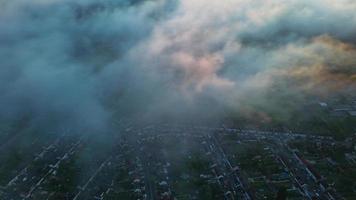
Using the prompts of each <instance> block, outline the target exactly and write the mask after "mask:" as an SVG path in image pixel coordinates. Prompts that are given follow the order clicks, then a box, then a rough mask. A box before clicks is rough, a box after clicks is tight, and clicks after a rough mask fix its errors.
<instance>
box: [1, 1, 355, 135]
mask: <svg viewBox="0 0 356 200" xmlns="http://www.w3.org/2000/svg"><path fill="white" fill-rule="evenodd" d="M355 10H356V2H354V1H352V0H316V1H312V2H310V1H304V0H302V1H301V0H291V1H284V0H267V1H263V2H261V1H247V0H226V1H220V0H211V1H209V2H208V1H204V0H131V1H130V0H119V1H114V0H107V1H101V0H80V1H76V2H73V1H69V0H33V1H25V0H13V1H0V94H1V98H0V120H1V121H3V122H4V123H5V122H6V123H8V122H10V123H11V122H13V121H16V120H21V119H23V118H26V119H28V120H29V121H30V122H31V123H32V124H35V125H36V126H37V125H38V126H41V127H48V128H50V129H53V128H54V129H57V128H63V127H70V128H89V129H90V130H103V129H105V128H107V127H108V124H110V121H111V120H112V118H114V117H115V118H116V117H119V118H120V117H128V116H131V115H133V116H135V117H139V118H143V119H145V118H147V119H152V118H153V117H157V116H165V115H166V114H167V115H173V116H180V117H183V118H185V117H188V115H189V116H194V117H196V116H201V117H202V116H204V117H221V116H223V115H224V112H225V111H226V110H238V111H239V112H241V113H243V112H245V110H246V108H247V107H248V108H249V109H251V107H253V106H254V105H256V106H258V107H259V108H266V110H271V109H269V107H271V106H272V105H277V104H278V103H276V102H279V101H280V99H279V97H278V96H276V97H272V98H271V97H270V96H269V94H268V93H269V92H270V91H271V90H278V92H279V94H281V96H283V95H284V94H286V95H287V96H288V97H290V98H293V99H304V98H305V96H307V95H309V94H313V95H316V96H321V97H325V96H328V95H332V94H333V93H335V92H337V93H354V92H356V85H355V79H356V48H355V45H356V37H355V35H356V12H355ZM272 110H273V109H272ZM247 113H249V112H247ZM283 115H284V116H285V115H288V113H283Z"/></svg>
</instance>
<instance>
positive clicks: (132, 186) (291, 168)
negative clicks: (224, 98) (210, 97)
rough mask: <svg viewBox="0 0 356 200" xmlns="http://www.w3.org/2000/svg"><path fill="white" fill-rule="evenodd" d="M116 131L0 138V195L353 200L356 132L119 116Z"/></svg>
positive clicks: (96, 198) (100, 198)
mask: <svg viewBox="0 0 356 200" xmlns="http://www.w3.org/2000/svg"><path fill="white" fill-rule="evenodd" d="M118 131H119V132H120V134H113V135H107V136H103V138H102V139H98V138H94V137H89V136H85V135H84V136H83V135H81V134H70V133H68V132H65V131H64V133H63V134H53V135H48V136H47V138H46V137H37V138H36V137H31V138H34V139H33V141H32V143H31V147H29V146H26V145H21V142H20V141H21V139H20V138H17V141H18V142H19V143H20V145H21V146H13V145H10V144H7V143H5V144H3V145H2V148H1V151H2V152H11V153H2V154H1V156H2V159H1V172H2V173H1V179H0V180H1V190H0V191H1V192H0V199H9V200H10V199H13V200H17V199H36V200H41V199H43V200H44V199H72V200H80V199H82V200H84V199H85V200H86V199H93V200H104V199H142V200H153V199H162V200H171V199H172V200H173V199H226V200H232V199H245V200H252V199H310V200H312V199H320V200H324V199H325V200H334V199H335V200H336V199H354V198H355V197H356V183H355V182H354V180H355V179H356V168H355V165H356V135H354V136H351V137H348V138H346V139H345V140H341V141H340V140H335V139H334V138H333V137H330V136H313V135H306V134H303V133H294V132H270V131H259V130H250V129H239V128H227V127H225V126H221V127H208V126H194V125H188V124H150V125H145V126H136V125H134V124H133V123H121V124H120V128H118ZM20 137H21V136H20ZM108 137H110V139H109V140H110V141H111V144H106V142H107V140H108ZM26 139H28V138H24V140H26ZM9 142H10V143H11V141H9ZM27 142H28V141H27ZM15 145H16V144H15ZM100 145H103V146H104V145H107V147H106V148H102V147H100ZM13 148H16V151H12V150H13ZM29 151H31V152H33V153H32V155H30V154H29ZM26 156H27V157H26Z"/></svg>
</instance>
